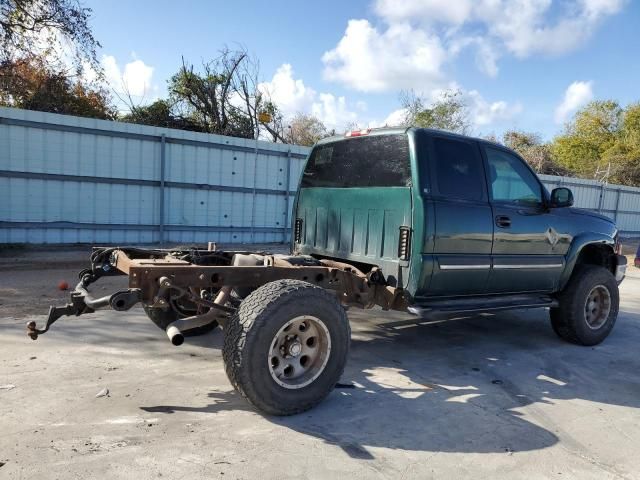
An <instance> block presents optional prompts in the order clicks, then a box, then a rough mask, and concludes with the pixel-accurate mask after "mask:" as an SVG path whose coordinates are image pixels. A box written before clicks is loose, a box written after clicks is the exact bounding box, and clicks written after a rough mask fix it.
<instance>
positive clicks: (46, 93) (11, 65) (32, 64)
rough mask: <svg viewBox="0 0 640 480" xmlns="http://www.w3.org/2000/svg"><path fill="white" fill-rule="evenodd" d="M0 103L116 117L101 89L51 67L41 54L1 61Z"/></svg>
mask: <svg viewBox="0 0 640 480" xmlns="http://www.w3.org/2000/svg"><path fill="white" fill-rule="evenodd" d="M0 105H2V106H7V107H15V108H25V109H28V110H39V111H43V112H52V113H62V114H67V115H79V116H82V117H93V118H101V119H114V118H115V117H116V112H115V109H114V107H113V106H112V104H111V99H110V97H109V94H108V92H107V91H106V90H105V89H104V88H101V87H99V86H96V85H92V84H90V83H89V82H87V81H84V80H82V79H81V77H78V76H75V75H69V73H68V72H66V71H65V70H62V69H60V68H56V67H55V66H50V65H49V64H48V62H47V60H46V59H45V58H43V57H42V56H31V57H28V58H21V59H17V60H11V59H5V60H3V61H1V62H0Z"/></svg>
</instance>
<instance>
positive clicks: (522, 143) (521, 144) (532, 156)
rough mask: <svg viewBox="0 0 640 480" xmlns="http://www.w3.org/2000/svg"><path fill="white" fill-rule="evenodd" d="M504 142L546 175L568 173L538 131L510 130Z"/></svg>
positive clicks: (504, 137)
mask: <svg viewBox="0 0 640 480" xmlns="http://www.w3.org/2000/svg"><path fill="white" fill-rule="evenodd" d="M503 142H504V144H505V145H506V146H507V147H509V148H511V149H513V150H515V151H516V152H518V153H519V154H520V156H522V158H524V159H525V160H526V162H527V163H528V164H529V165H531V167H532V168H533V169H534V170H535V171H536V172H537V173H542V174H546V175H566V174H567V173H568V170H567V169H566V168H564V167H562V166H561V165H558V163H557V162H556V160H555V159H554V156H553V154H552V152H551V148H550V147H549V145H548V144H545V143H543V142H542V140H541V139H540V136H539V135H538V134H536V133H529V132H522V131H518V130H509V131H507V132H506V133H505V134H504V136H503Z"/></svg>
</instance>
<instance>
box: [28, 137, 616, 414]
mask: <svg viewBox="0 0 640 480" xmlns="http://www.w3.org/2000/svg"><path fill="white" fill-rule="evenodd" d="M572 204H573V195H572V193H571V191H570V190H569V189H567V188H556V189H554V190H553V191H552V192H551V193H549V192H547V190H546V189H545V187H544V186H543V184H542V183H541V182H540V180H539V179H538V177H537V176H536V174H535V173H534V171H533V170H532V169H531V168H530V167H529V166H528V165H527V163H526V162H525V161H524V160H523V159H522V158H521V157H520V156H518V154H517V153H515V152H513V151H512V150H509V149H508V148H505V147H503V146H501V145H498V144H495V143H492V142H489V141H486V140H481V139H475V138H469V137H465V136H460V135H454V134H449V133H445V132H441V131H436V130H429V129H417V128H408V129H386V128H385V129H376V130H368V129H367V130H361V131H354V132H349V133H347V134H346V135H345V136H343V137H335V136H334V137H331V138H327V139H324V140H322V141H320V142H319V143H318V144H317V145H315V146H314V148H313V150H312V151H311V153H310V155H309V158H308V159H307V162H306V166H305V168H304V171H303V174H302V176H301V179H300V185H299V189H298V191H297V195H296V197H295V201H294V205H293V214H292V225H291V227H292V238H291V251H290V254H288V255H282V254H281V255H273V254H270V253H268V252H252V251H223V250H218V249H216V248H215V246H214V245H213V244H210V245H209V247H208V248H207V249H204V248H201V249H197V248H174V249H166V250H163V249H153V248H140V247H95V248H94V249H93V252H92V254H91V264H90V267H89V268H88V269H86V270H83V271H82V272H80V274H79V278H80V281H79V283H78V285H77V286H76V288H75V290H74V291H73V292H72V293H71V301H70V303H69V304H67V305H65V306H62V307H51V309H50V311H49V316H48V318H47V322H46V325H45V326H44V328H42V329H39V328H37V326H36V324H35V322H30V323H29V324H28V325H27V330H28V334H29V335H30V336H31V338H33V339H36V338H38V336H39V335H41V334H43V333H45V332H46V331H48V330H49V327H50V326H51V325H52V324H53V323H54V322H55V321H56V320H58V319H59V318H60V317H62V316H65V315H81V314H85V313H91V312H93V311H95V310H96V309H98V308H103V307H110V308H112V309H114V310H118V311H125V310H129V309H130V308H131V307H133V306H134V305H135V304H137V303H141V304H142V306H143V307H144V309H145V312H146V313H147V315H148V316H149V318H150V319H151V320H152V321H153V322H154V323H155V324H156V325H157V326H158V327H160V328H161V329H163V330H164V331H165V332H166V334H167V336H168V338H169V339H170V341H171V343H173V344H174V345H180V344H181V343H182V342H183V341H184V338H185V337H187V336H189V335H197V334H201V333H204V332H206V331H209V330H211V329H213V328H215V327H217V326H221V327H222V328H223V330H224V348H223V360H224V362H225V370H226V372H227V375H228V377H229V380H230V382H231V383H232V385H233V386H234V387H235V388H236V389H237V390H238V391H239V392H240V393H241V394H242V395H243V396H244V397H245V398H247V400H248V401H249V402H250V403H251V404H253V405H254V406H255V407H257V408H258V409H259V410H261V411H263V412H266V413H268V414H275V415H290V414H295V413H299V412H302V411H305V410H307V409H309V408H311V407H313V406H314V405H316V404H317V403H319V402H320V401H321V400H322V399H323V398H324V397H326V396H327V395H328V394H329V393H330V392H331V390H332V389H333V387H334V386H335V384H336V382H337V381H338V380H339V379H340V376H341V374H342V372H343V370H344V366H345V363H346V361H347V357H348V352H349V343H350V327H349V320H348V318H347V314H346V307H347V306H356V307H361V308H371V307H374V306H379V307H381V308H382V309H384V310H388V309H394V310H400V311H406V312H410V313H411V314H415V315H418V316H421V317H422V316H429V315H433V314H442V313H448V312H451V313H455V312H488V311H496V310H504V309H523V308H546V309H548V311H549V316H550V323H551V326H552V328H553V330H554V331H555V332H556V333H557V334H558V336H559V337H561V338H562V339H564V340H567V341H569V342H572V343H576V344H580V345H595V344H598V343H600V342H602V341H603V340H604V339H605V338H606V337H607V336H608V335H609V333H610V332H611V330H612V328H613V326H614V324H615V322H616V317H617V315H618V304H619V294H618V284H619V283H620V282H621V281H622V279H623V278H624V274H625V269H626V263H627V261H626V257H624V256H622V255H620V254H619V252H620V245H619V242H618V233H617V229H616V226H615V224H614V223H613V222H612V221H611V220H610V219H609V218H607V217H604V216H601V215H598V214H595V213H592V212H590V211H587V210H580V209H575V208H571V206H572ZM105 275H128V276H129V288H128V289H126V290H122V291H119V292H115V293H113V294H111V295H108V296H105V297H102V298H94V297H92V296H91V293H90V292H89V290H88V287H89V285H91V284H92V283H93V282H95V281H96V280H98V279H99V278H100V277H102V276H105ZM496 318H499V317H496ZM488 321H489V320H488Z"/></svg>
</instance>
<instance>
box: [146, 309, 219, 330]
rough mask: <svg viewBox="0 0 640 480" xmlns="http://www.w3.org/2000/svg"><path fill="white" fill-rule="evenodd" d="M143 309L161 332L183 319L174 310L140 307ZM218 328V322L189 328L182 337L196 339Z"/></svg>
mask: <svg viewBox="0 0 640 480" xmlns="http://www.w3.org/2000/svg"><path fill="white" fill-rule="evenodd" d="M142 308H143V309H144V313H146V314H147V317H149V319H150V320H151V321H152V322H153V323H155V324H156V326H157V327H158V328H160V329H161V330H166V328H167V325H169V324H170V323H172V322H175V321H176V320H178V319H179V318H183V316H182V315H180V314H179V313H178V312H176V311H175V310H162V309H161V308H149V307H147V306H146V305H144V306H143V307H142ZM217 326H218V322H211V323H209V324H207V325H203V326H201V327H196V328H190V329H189V330H184V331H183V332H182V335H183V336H185V337H197V336H198V335H204V334H205V333H209V332H210V331H212V330H214V329H215V328H216V327H217Z"/></svg>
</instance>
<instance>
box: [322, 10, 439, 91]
mask: <svg viewBox="0 0 640 480" xmlns="http://www.w3.org/2000/svg"><path fill="white" fill-rule="evenodd" d="M445 58H446V52H445V50H444V48H443V47H442V45H441V43H440V40H439V39H438V37H437V36H435V35H430V34H428V33H427V32H425V31H424V30H420V29H414V28H413V27H411V26H410V25H408V24H406V23H399V24H392V25H390V26H389V27H388V28H387V29H386V30H384V31H383V32H380V31H379V30H378V29H377V28H376V27H374V26H372V25H371V24H370V23H369V22H368V21H367V20H350V21H349V24H348V26H347V29H346V31H345V34H344V36H343V37H342V39H341V40H340V42H339V43H338V45H337V46H336V47H335V48H334V49H333V50H330V51H328V52H326V53H325V54H324V55H323V56H322V61H323V62H324V65H325V69H324V76H325V78H326V79H327V80H332V81H338V82H341V83H343V84H345V85H348V86H350V87H352V88H355V89H356V90H359V91H362V92H376V91H385V90H389V89H391V88H392V89H395V90H398V89H402V88H413V87H415V86H416V85H421V86H422V88H423V89H429V88H435V87H436V86H438V85H441V84H442V82H443V75H442V73H441V67H442V65H443V63H444V62H445Z"/></svg>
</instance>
